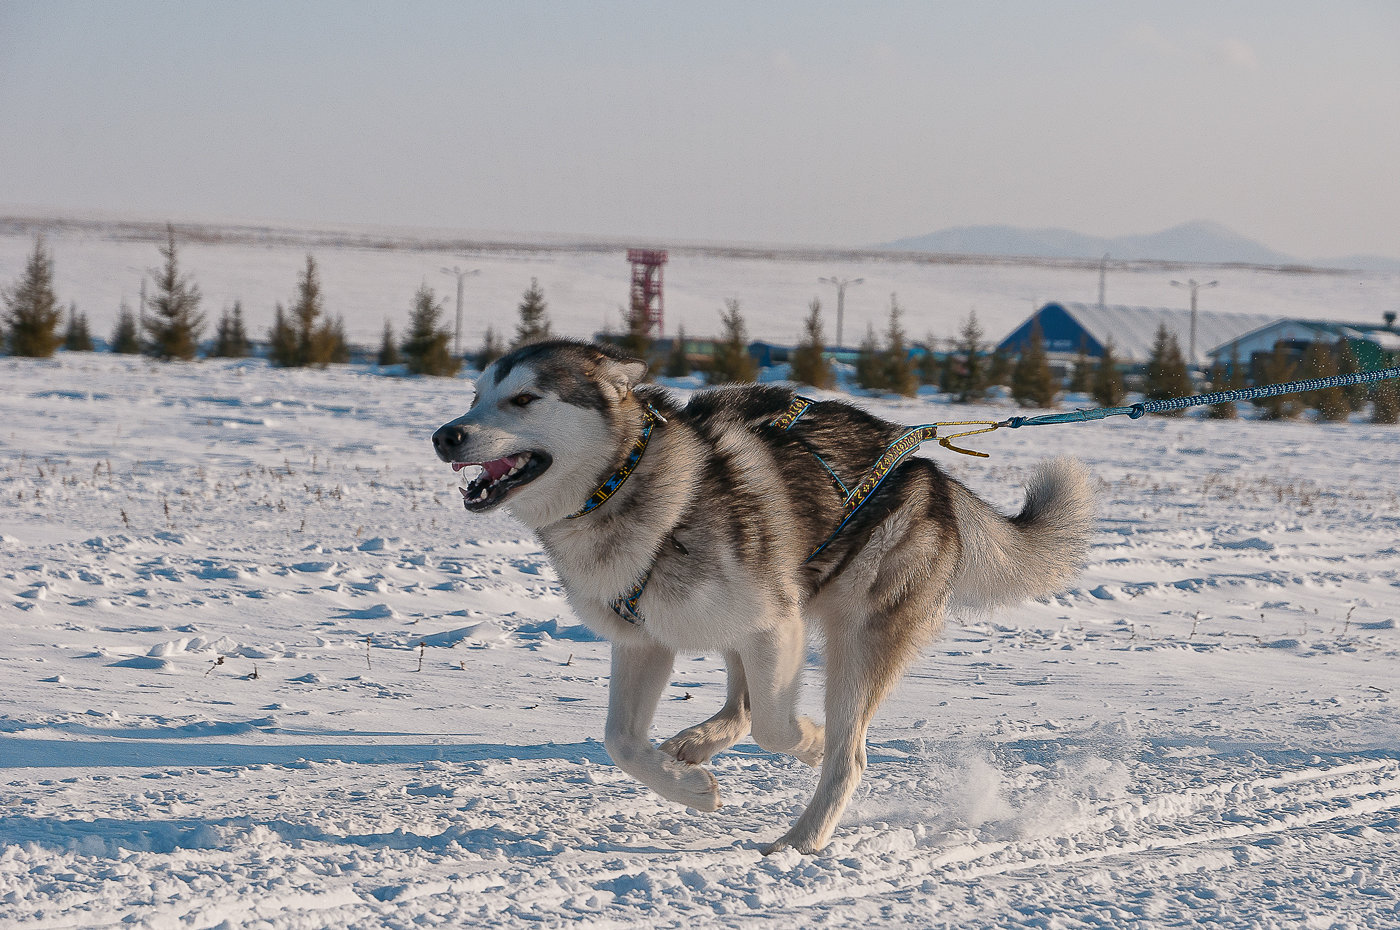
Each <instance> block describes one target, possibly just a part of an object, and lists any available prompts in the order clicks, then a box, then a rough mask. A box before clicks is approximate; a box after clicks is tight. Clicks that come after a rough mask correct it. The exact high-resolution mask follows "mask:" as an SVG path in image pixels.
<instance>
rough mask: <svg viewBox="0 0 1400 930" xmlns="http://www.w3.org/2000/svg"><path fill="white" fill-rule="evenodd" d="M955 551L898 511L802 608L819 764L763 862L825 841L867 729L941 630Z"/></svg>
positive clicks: (943, 537) (934, 528)
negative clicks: (819, 726) (814, 655)
mask: <svg viewBox="0 0 1400 930" xmlns="http://www.w3.org/2000/svg"><path fill="white" fill-rule="evenodd" d="M911 524H912V525H911ZM960 551H961V550H960V546H959V544H958V541H957V537H956V536H955V535H954V534H953V532H952V531H951V530H950V528H949V527H947V526H946V525H944V524H940V523H938V522H936V521H932V520H927V521H916V520H913V519H911V518H910V514H909V513H908V512H907V511H906V512H905V513H904V514H902V515H897V516H895V517H892V518H891V519H890V520H888V521H887V522H886V523H885V524H883V525H882V526H881V528H880V531H879V532H877V533H875V534H872V536H871V539H870V542H869V543H868V544H867V547H866V552H865V553H864V554H863V556H861V557H857V559H855V560H853V562H852V564H851V566H850V568H849V569H848V573H847V574H846V575H845V576H844V577H842V578H838V579H837V580H836V581H835V583H834V584H833V585H832V587H831V589H829V590H828V591H827V592H824V593H823V594H822V595H821V596H820V597H819V599H818V601H820V603H818V602H816V601H814V602H813V603H812V604H811V605H810V608H812V609H813V612H814V613H815V614H816V615H817V616H819V617H820V618H821V619H822V622H823V629H824V632H825V639H826V755H825V757H824V758H823V760H822V773H821V777H820V778H819V779H817V790H816V792H815V793H814V794H813V796H812V801H811V803H810V804H808V805H807V809H806V810H805V811H803V812H802V816H801V817H799V818H798V820H797V823H796V824H794V825H793V827H792V829H791V830H789V831H788V832H787V833H786V834H785V835H784V836H783V837H782V838H781V839H779V840H778V841H777V842H776V843H774V844H773V845H772V846H770V847H768V848H767V849H766V850H765V852H773V851H775V850H778V849H784V848H787V847H792V848H794V849H797V850H799V851H801V852H804V853H812V852H816V851H817V850H819V849H821V848H822V847H823V846H825V845H826V844H827V842H828V841H829V840H830V839H831V834H832V833H833V832H834V831H835V830H836V825H837V824H838V823H839V822H840V820H841V814H842V813H843V812H844V811H845V810H846V805H847V804H848V803H849V802H850V800H851V795H852V794H853V793H854V792H855V789H856V786H857V785H858V784H860V779H861V776H862V775H863V774H864V771H865V762H866V756H865V733H866V729H867V728H868V727H869V726H870V719H871V718H872V717H873V716H874V715H875V710H876V708H877V707H879V705H880V702H881V701H882V700H884V698H885V696H886V695H887V694H889V692H890V689H891V688H893V687H894V685H895V683H896V682H898V681H899V678H900V676H901V675H902V674H903V672H904V670H905V668H906V667H908V665H909V663H910V662H911V661H912V660H913V659H914V657H915V656H916V655H917V654H918V651H919V648H920V647H921V646H922V645H923V644H924V642H925V641H926V640H927V639H928V637H929V636H930V635H931V634H933V633H935V632H937V630H938V629H939V628H941V626H942V623H943V615H944V612H945V610H946V609H947V606H948V601H949V599H950V597H951V595H952V585H953V576H954V573H955V572H956V570H957V562H958V557H959V553H960ZM750 677H752V676H750ZM755 729H757V724H756V723H755Z"/></svg>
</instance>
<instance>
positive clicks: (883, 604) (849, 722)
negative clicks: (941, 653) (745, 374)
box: [435, 342, 1093, 852]
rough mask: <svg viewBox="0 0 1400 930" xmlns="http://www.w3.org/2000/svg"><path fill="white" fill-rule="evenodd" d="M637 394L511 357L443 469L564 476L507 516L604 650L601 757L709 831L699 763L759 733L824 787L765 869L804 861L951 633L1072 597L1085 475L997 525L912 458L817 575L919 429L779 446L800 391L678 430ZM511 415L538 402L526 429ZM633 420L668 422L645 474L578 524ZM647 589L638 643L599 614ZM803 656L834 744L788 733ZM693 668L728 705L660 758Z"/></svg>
mask: <svg viewBox="0 0 1400 930" xmlns="http://www.w3.org/2000/svg"><path fill="white" fill-rule="evenodd" d="M644 372H645V366H644V365H642V364H641V363H640V362H637V361H636V360H629V359H626V357H625V356H622V355H620V354H619V353H618V352H616V351H615V350H611V349H607V348H605V347H599V346H595V345H589V344H585V343H574V342H549V343H542V344H539V345H535V346H530V347H527V348H524V349H521V350H517V351H516V352H514V353H512V354H511V355H508V356H506V357H504V358H502V359H500V360H499V361H497V362H496V363H495V364H494V365H492V366H491V367H490V368H488V369H487V371H486V372H485V373H483V375H482V376H481V378H480V379H479V380H478V381H477V391H478V395H477V397H476V399H475V401H474V403H473V406H472V408H471V410H470V411H469V412H468V413H467V414H465V415H464V416H462V417H459V418H458V419H456V420H453V421H452V422H451V423H449V424H446V425H445V426H444V427H443V428H442V429H441V430H439V432H438V435H437V436H436V437H435V444H436V445H437V447H438V454H439V456H440V457H442V458H444V459H445V460H447V461H455V462H481V461H490V460H492V459H496V458H499V457H502V456H508V455H513V454H515V453H524V452H532V453H542V454H543V455H541V456H540V460H541V461H543V460H544V455H547V456H548V457H549V459H550V460H551V464H550V466H549V467H548V469H547V470H545V471H544V473H543V474H542V475H540V476H539V477H537V478H535V479H534V480H532V481H529V482H528V483H526V484H523V485H521V486H519V487H512V488H511V489H510V490H509V491H508V492H507V493H506V494H505V496H504V500H503V503H504V506H506V507H507V508H508V509H509V510H510V511H511V512H512V513H513V514H514V515H515V516H516V517H517V518H519V519H520V520H521V521H522V522H523V523H525V524H526V525H527V526H528V527H530V528H531V529H533V530H534V531H535V532H536V533H537V534H538V536H539V539H540V540H541V542H542V544H543V546H544V548H545V549H546V551H547V552H548V553H549V555H550V557H551V559H552V561H553V563H554V565H555V568H556V569H557V571H558V572H559V575H560V577H561V579H562V580H563V583H564V586H565V589H566V591H567V592H568V597H569V601H570V604H571V605H572V607H573V609H574V611H575V612H576V613H577V614H578V616H579V618H580V619H581V620H582V621H583V622H584V623H585V624H587V625H588V626H589V627H590V628H592V629H593V630H595V631H596V632H598V633H599V634H600V635H602V636H604V637H606V638H607V639H608V640H610V641H611V643H612V648H613V663H612V664H613V674H612V682H611V693H610V699H609V711H608V723H607V728H606V745H607V747H608V751H609V753H610V754H611V755H612V757H613V759H614V760H615V761H616V762H617V764H618V765H619V766H620V767H621V768H622V769H624V770H625V771H627V772H629V773H630V774H632V775H633V776H634V777H636V778H638V779H639V780H640V781H642V782H643V783H645V784H647V785H648V786H650V787H651V788H653V789H654V790H656V791H657V792H659V793H660V794H662V795H663V796H665V797H667V798H670V799H672V800H675V801H678V802H680V803H684V804H687V805H689V806H691V807H693V808H696V809H699V810H713V809H715V808H717V807H719V806H720V794H719V788H718V784H717V783H716V781H715V779H714V777H713V776H712V775H711V774H710V773H709V772H708V771H707V770H706V769H705V768H704V767H703V763H704V762H707V761H708V760H709V759H710V758H711V757H712V756H713V755H714V754H715V753H717V752H720V751H723V750H725V749H728V748H729V747H730V746H732V745H733V744H734V743H736V742H737V741H738V740H740V739H742V738H743V737H744V736H745V735H747V734H749V733H750V732H751V733H752V735H753V738H754V740H755V741H756V742H757V743H758V744H759V745H760V746H761V747H763V748H764V749H767V750H770V751H774V752H786V753H791V754H793V755H795V756H797V757H798V758H800V759H802V760H803V761H805V762H808V763H809V764H812V765H819V766H820V767H821V775H820V778H819V779H818V784H817V789H816V792H815V795H814V797H813V800H812V802H811V803H810V804H809V806H808V807H807V809H806V811H805V812H804V813H803V814H802V816H801V817H800V818H799V819H798V820H797V822H796V824H795V825H794V826H793V827H792V828H791V829H790V830H789V831H788V832H787V833H786V834H785V835H784V836H783V837H781V838H780V839H779V840H778V841H777V842H775V843H774V844H773V845H772V846H771V847H769V849H770V850H771V849H779V848H784V847H793V848H796V849H798V850H800V851H803V852H814V851H816V850H818V849H821V848H822V847H823V846H824V845H825V844H826V843H827V842H828V841H829V840H830V838H831V836H832V833H833V832H834V830H835V829H836V826H837V824H838V822H839V820H840V816H841V813H842V811H843V810H844V809H845V807H846V805H847V803H848V802H849V800H850V797H851V794H852V792H853V791H854V790H855V787H856V785H857V784H858V783H859V781H860V778H861V773H862V771H863V770H864V767H865V761H866V755H865V733H866V728H867V727H868V725H869V723H870V718H871V716H872V715H873V714H874V712H875V709H876V707H877V706H878V705H879V703H880V701H881V700H882V699H883V698H884V697H885V696H886V694H888V692H889V690H890V689H891V688H892V687H893V685H894V684H895V683H896V682H897V681H898V679H899V677H900V675H901V674H902V673H903V671H904V670H905V668H906V667H907V666H908V664H909V662H910V661H911V660H912V659H913V658H914V656H915V655H916V654H917V653H918V650H919V649H920V648H921V647H922V646H923V645H924V644H926V643H927V642H928V641H929V640H930V639H931V638H932V637H934V636H935V635H937V634H938V633H939V631H940V630H941V629H942V626H943V623H944V617H945V614H946V612H947V610H948V609H949V608H950V607H953V606H957V607H965V608H977V607H991V606H996V605H1002V604H1011V603H1015V602H1018V601H1021V600H1024V599H1026V598H1040V597H1046V596H1049V595H1051V594H1054V593H1055V592H1056V591H1058V590H1060V589H1061V588H1062V587H1063V586H1064V585H1065V584H1066V583H1067V582H1068V581H1069V580H1070V579H1071V578H1072V577H1073V575H1074V573H1075V571H1076V570H1077V568H1078V566H1079V564H1080V562H1081V561H1082V559H1083V556H1084V552H1085V549H1086V547H1087V544H1088V537H1089V533H1090V530H1091V527H1092V523H1093V498H1092V494H1091V491H1090V488H1089V480H1088V477H1087V474H1086V472H1085V470H1084V468H1083V467H1082V466H1081V465H1080V464H1079V463H1078V462H1076V461H1074V460H1072V459H1058V460H1054V461H1049V462H1045V463H1042V464H1041V465H1040V466H1039V469H1038V471H1037V472H1036V474H1035V476H1034V477H1033V478H1032V480H1031V482H1030V484H1029V487H1028V489H1027V501H1026V504H1025V507H1024V508H1023V509H1022V511H1021V512H1020V513H1019V514H1018V515H1016V516H1014V517H1006V516H1003V515H1002V514H1000V513H998V512H997V511H995V510H994V509H993V508H991V507H990V506H988V505H987V504H985V503H984V502H982V501H981V500H980V499H978V498H977V497H976V496H975V495H974V494H973V493H972V492H971V491H969V490H968V489H967V488H966V487H965V486H963V485H962V484H960V483H959V482H957V481H955V480H953V479H952V478H950V477H948V476H947V475H945V474H944V473H943V472H942V470H941V469H939V467H938V465H937V464H936V463H935V462H933V461H932V460H931V459H927V458H920V457H910V458H908V459H906V460H905V461H904V462H903V463H902V464H900V465H899V466H898V467H897V468H896V469H895V470H894V471H892V472H891V474H890V475H889V476H888V477H887V478H886V480H885V482H884V484H883V485H882V486H881V487H880V489H879V490H878V491H877V492H876V493H875V494H874V495H873V496H872V498H871V500H870V501H869V502H868V503H867V504H866V505H865V506H864V507H863V508H861V510H859V511H858V512H857V513H856V516H855V517H854V518H853V519H852V520H851V522H850V523H849V524H848V525H847V527H846V528H845V530H843V531H842V533H841V534H840V535H839V536H837V538H836V539H835V540H833V541H832V542H831V544H830V545H829V546H827V547H826V548H825V549H824V550H823V551H822V552H821V554H820V555H818V556H817V557H816V558H815V559H813V560H811V561H810V562H805V561H804V560H805V559H807V557H808V555H809V554H810V553H811V552H812V551H813V550H814V549H816V548H817V547H818V546H819V545H820V544H821V543H822V542H823V541H825V540H826V539H827V538H828V536H829V535H830V533H831V532H832V530H833V529H834V527H835V526H836V525H837V524H838V523H839V522H840V519H841V514H842V499H843V494H842V492H841V489H840V488H839V487H838V485H837V481H836V480H835V479H834V478H833V477H832V473H833V472H834V473H835V475H836V476H837V478H839V479H840V481H841V482H842V483H844V484H845V485H846V487H847V488H851V487H854V486H855V484H856V482H858V481H859V480H860V478H861V476H862V475H863V474H864V473H865V472H866V471H867V470H868V469H869V468H870V467H871V465H873V464H874V462H875V461H876V460H877V459H878V458H879V456H880V455H881V454H882V453H883V452H884V451H885V449H886V448H887V447H888V446H889V445H890V444H891V443H892V442H894V441H895V440H896V439H898V438H899V437H900V436H901V435H902V434H903V433H904V432H905V430H906V428H907V427H906V426H902V425H899V424H894V423H890V422H888V421H886V420H882V419H880V418H878V417H876V416H873V415H871V414H870V413H867V412H865V411H863V410H861V409H859V408H858V407H855V406H852V405H850V404H847V403H842V402H839V401H820V402H818V403H817V404H815V405H814V406H813V407H812V408H811V409H809V410H808V411H807V412H806V413H805V414H804V415H803V416H802V417H801V419H799V420H798V421H797V423H796V425H794V426H793V427H792V428H791V429H788V430H782V429H779V428H776V427H774V426H772V425H771V423H772V421H773V420H774V419H775V418H777V417H778V416H780V415H781V414H782V413H783V412H784V411H785V410H786V409H787V408H788V406H789V404H790V403H791V402H792V399H793V397H794V392H793V391H792V390H790V389H789V388H786V387H778V386H756V385H755V386H744V387H722V388H717V389H713V390H707V391H702V392H699V393H696V394H695V395H694V396H693V397H692V398H691V399H690V402H689V403H688V404H686V405H684V406H681V405H679V404H678V403H677V402H676V401H675V399H674V398H673V397H672V396H671V395H670V394H668V393H667V392H665V391H664V390H661V389H659V388H656V387H654V386H649V385H643V384H640V383H639V381H640V379H641V378H642V376H643V374H644ZM522 395H525V396H528V397H531V398H538V399H535V400H532V401H528V402H527V404H526V405H525V406H521V399H522ZM643 403H646V404H650V405H651V406H652V407H653V408H655V410H656V411H657V412H659V413H660V414H661V415H662V417H664V420H665V422H664V423H661V424H658V425H657V426H656V428H655V429H654V431H653V434H652V437H651V441H650V445H649V446H648V448H647V451H646V454H645V456H644V457H643V459H642V461H641V463H640V465H639V466H638V467H637V469H636V471H635V472H634V474H633V475H632V476H631V478H630V479H629V480H628V481H627V482H626V483H625V484H624V485H623V486H622V488H621V489H620V490H619V491H618V492H617V493H616V494H615V495H614V496H613V497H612V498H611V499H610V500H608V502H607V503H605V504H604V505H603V506H601V507H599V508H598V509H597V510H595V511H593V512H592V513H590V514H588V515H587V516H584V517H581V518H578V519H572V520H571V519H567V517H568V515H569V514H571V513H573V512H574V511H575V510H577V509H578V508H579V507H580V506H581V505H582V503H583V501H584V500H585V499H586V498H587V497H588V495H589V494H591V493H592V491H593V490H594V489H595V488H596V487H597V486H598V485H599V484H600V483H601V482H602V481H603V480H604V479H605V478H607V476H608V475H609V474H611V473H612V471H613V470H615V469H616V468H617V467H618V466H619V465H621V463H622V462H623V461H624V460H625V458H626V455H627V451H628V449H629V448H630V446H631V444H632V442H633V441H634V440H635V439H636V437H637V436H638V435H639V434H640V432H641V430H642V425H643V415H642V410H643V407H642V405H643ZM819 458H820V460H821V461H819ZM823 461H824V462H825V464H826V466H827V467H823V464H822V462H823ZM828 467H829V469H830V471H828ZM494 505H495V503H494V501H493V502H488V505H481V506H478V509H483V507H484V506H494ZM470 506H471V505H469V509H470ZM648 568H650V569H651V577H650V581H649V582H648V584H647V587H646V591H645V593H644V595H643V596H642V599H641V602H640V604H639V611H640V613H641V615H642V616H643V617H644V618H645V621H644V623H642V624H641V625H632V624H629V623H627V622H625V621H623V620H622V619H621V618H619V617H618V616H617V614H615V613H614V612H613V611H612V609H611V608H610V606H609V604H610V602H611V601H612V599H614V598H615V597H617V596H618V595H619V594H620V593H622V592H623V591H625V590H627V589H628V588H629V587H630V586H631V585H632V584H634V583H635V582H636V581H637V580H638V579H639V578H640V577H641V576H642V575H643V574H644V573H645V572H646V571H647V569H648ZM809 632H812V633H815V634H817V636H818V638H819V639H820V640H821V642H822V645H823V650H824V655H825V674H826V694H825V705H826V722H825V725H824V726H823V725H819V724H816V723H813V722H812V721H811V720H809V719H807V718H806V717H801V716H799V715H798V714H797V713H796V709H795V707H796V700H797V695H798V689H799V685H800V681H799V679H800V675H801V671H802V668H803V665H804V661H805V657H806V647H805V644H806V640H807V636H808V633H809ZM694 651H703V652H715V653H720V654H723V655H724V657H725V661H726V665H727V667H728V670H729V688H728V696H727V699H726V702H725V704H724V706H723V707H722V708H721V709H720V710H719V712H718V713H716V714H715V715H714V716H712V717H711V718H709V719H708V720H706V721H704V722H702V723H700V724H698V725H696V726H694V727H691V728H689V729H687V730H685V731H683V732H681V733H679V734H677V735H676V736H674V737H672V738H671V739H669V740H667V741H665V742H664V743H662V744H661V745H660V746H659V747H658V746H656V745H654V744H653V743H652V742H651V740H650V737H649V729H650V725H651V721H652V717H653V714H654V711H655V708H656V704H657V702H658V701H659V699H660V696H661V693H662V691H663V689H664V688H665V687H666V685H667V683H668V682H669V677H670V673H671V668H672V663H673V661H674V658H675V656H676V655H677V654H678V653H680V652H694Z"/></svg>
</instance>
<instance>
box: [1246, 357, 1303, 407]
mask: <svg viewBox="0 0 1400 930" xmlns="http://www.w3.org/2000/svg"><path fill="white" fill-rule="evenodd" d="M1297 371H1298V364H1297V363H1296V362H1294V361H1293V358H1292V356H1291V355H1290V353H1289V351H1288V345H1287V344H1286V343H1283V342H1276V343H1274V350H1273V352H1271V353H1269V357H1268V358H1267V359H1265V360H1264V365H1263V369H1262V370H1261V371H1260V382H1261V383H1263V384H1285V383H1287V382H1289V381H1293V380H1295V375H1296V373H1297ZM1253 403H1254V405H1255V406H1256V407H1258V408H1259V410H1260V414H1259V419H1261V420H1291V419H1293V418H1294V417H1296V416H1297V415H1298V414H1300V413H1302V412H1303V403H1302V401H1300V400H1299V399H1298V395H1297V394H1277V395H1274V396H1273V397H1258V398H1255V399H1254V401H1253Z"/></svg>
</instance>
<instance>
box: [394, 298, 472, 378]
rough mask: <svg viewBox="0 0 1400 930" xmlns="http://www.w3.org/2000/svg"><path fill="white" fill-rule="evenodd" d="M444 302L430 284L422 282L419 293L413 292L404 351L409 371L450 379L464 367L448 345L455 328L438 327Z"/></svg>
mask: <svg viewBox="0 0 1400 930" xmlns="http://www.w3.org/2000/svg"><path fill="white" fill-rule="evenodd" d="M442 304H443V302H442V301H440V300H438V299H437V298H436V297H435V296H434V294H433V289H432V288H430V287H428V285H427V284H423V285H420V286H419V288H418V293H416V294H414V295H413V308H412V310H411V312H410V316H409V321H408V333H407V334H406V335H405V336H404V340H403V346H402V351H403V357H404V361H405V362H406V363H407V364H408V370H409V371H410V372H412V373H413V374H415V375H435V376H437V377H441V378H451V377H453V376H454V375H456V374H457V372H458V371H459V370H460V369H461V367H462V360H461V359H459V358H457V357H456V356H455V355H453V354H452V350H451V349H450V348H449V344H450V343H451V341H452V331H451V330H449V329H446V328H439V327H438V318H439V317H440V316H441V315H442Z"/></svg>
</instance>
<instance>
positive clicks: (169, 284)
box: [142, 224, 204, 361]
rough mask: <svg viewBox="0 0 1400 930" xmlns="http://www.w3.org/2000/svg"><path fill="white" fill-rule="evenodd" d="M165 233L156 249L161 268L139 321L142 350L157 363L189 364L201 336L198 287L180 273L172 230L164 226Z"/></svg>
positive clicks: (202, 329)
mask: <svg viewBox="0 0 1400 930" xmlns="http://www.w3.org/2000/svg"><path fill="white" fill-rule="evenodd" d="M165 233H166V242H165V245H163V246H161V247H160V254H161V256H162V257H163V258H164V259H165V266H164V267H163V268H161V269H160V270H159V271H157V272H155V291H154V293H152V294H151V295H150V296H148V297H147V298H146V310H147V311H148V313H147V314H146V316H145V318H144V319H143V320H142V324H143V325H144V326H145V328H146V344H145V350H146V354H147V355H149V356H151V357H152V358H158V359H160V360H161V361H169V360H171V359H180V360H182V361H189V360H190V359H192V358H194V357H195V355H197V354H198V353H199V338H200V335H201V334H202V333H203V332H204V314H202V313H200V312H199V301H200V293H199V287H198V286H197V285H195V284H194V282H193V281H191V280H190V278H189V276H188V275H182V274H181V273H180V259H179V255H178V253H177V251H176V248H175V227H174V226H172V225H170V224H166V227H165Z"/></svg>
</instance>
